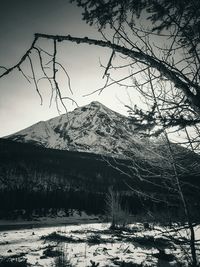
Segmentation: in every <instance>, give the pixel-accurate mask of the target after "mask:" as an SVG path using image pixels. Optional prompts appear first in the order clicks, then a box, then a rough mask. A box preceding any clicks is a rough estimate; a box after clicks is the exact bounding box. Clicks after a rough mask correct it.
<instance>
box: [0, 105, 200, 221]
mask: <svg viewBox="0 0 200 267" xmlns="http://www.w3.org/2000/svg"><path fill="white" fill-rule="evenodd" d="M142 136H143V135H142V134H141V132H140V131H139V130H138V129H137V126H136V125H134V124H133V122H132V121H131V120H130V119H129V118H127V117H125V116H123V115H121V114H119V113H117V112H114V111H112V110H110V109H109V108H107V107H105V106H104V105H102V104H100V103H99V102H92V103H90V104H89V105H87V106H83V107H80V108H76V109H75V110H74V111H72V112H68V113H67V114H64V115H61V116H58V117H56V118H53V119H50V120H48V121H42V122H39V123H36V124H34V125H32V126H30V127H28V128H26V129H24V130H22V131H19V132H17V133H15V134H12V135H10V136H7V137H5V138H3V139H0V199H1V200H2V201H1V203H0V217H1V216H2V217H4V216H5V212H6V214H7V211H10V213H11V214H12V212H13V210H16V209H25V210H26V211H27V212H29V211H30V210H31V209H35V208H38V209H43V208H45V209H48V208H66V209H71V208H73V209H79V210H85V211H87V212H92V213H95V212H97V213H98V212H103V211H104V210H105V199H106V196H107V192H108V188H110V187H112V188H113V189H114V190H115V191H117V192H119V193H120V199H121V203H122V204H123V207H125V208H127V207H128V209H130V210H131V211H132V212H133V213H137V212H140V210H142V205H143V204H141V203H144V202H147V205H148V206H149V207H151V208H152V209H153V208H155V203H153V202H154V197H155V199H157V198H158V199H159V198H160V199H163V198H164V199H165V200H166V199H167V200H168V202H166V203H169V201H170V202H172V204H173V205H172V207H174V203H176V202H177V196H176V199H174V196H175V195H176V194H175V195H173V197H172V195H171V191H170V190H171V187H170V186H168V183H172V184H173V183H174V182H175V181H174V169H173V168H174V165H173V164H171V155H170V153H169V149H168V145H167V144H166V142H165V141H163V140H162V139H160V140H159V139H154V140H152V139H151V138H147V137H146V138H144V137H142ZM170 146H171V151H173V158H174V160H175V162H176V169H177V174H178V175H179V178H180V179H181V184H182V186H183V190H184V192H185V193H187V196H188V199H189V202H190V203H198V205H197V206H198V207H199V206H200V199H199V194H198V193H197V191H198V190H199V186H200V180H199V173H200V159H199V156H198V155H196V154H195V153H193V152H191V151H190V150H188V149H186V148H183V147H181V146H179V145H177V144H173V143H171V144H170ZM195 190H196V191H195ZM139 192H145V194H142V196H141V195H140V194H139ZM147 195H150V196H151V198H152V197H153V200H151V198H150V199H149V198H146V196H147ZM141 199H142V202H141ZM156 207H157V206H156ZM157 208H158V209H161V210H162V209H165V208H166V206H164V204H162V205H160V203H158V207H157ZM1 212H2V213H1ZM1 214H2V215H1Z"/></svg>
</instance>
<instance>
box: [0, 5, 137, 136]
mask: <svg viewBox="0 0 200 267" xmlns="http://www.w3.org/2000/svg"><path fill="white" fill-rule="evenodd" d="M0 6H1V9H0V25H1V27H0V40H1V42H0V66H4V67H7V68H8V67H10V66H12V65H13V64H16V63H17V62H18V61H19V59H20V58H21V57H22V56H23V54H24V53H25V51H26V50H27V49H28V48H29V47H30V45H31V43H32V41H33V37H34V33H36V32H41V33H48V34H62V35H67V34H70V35H72V36H78V37H84V36H88V37H91V38H97V39H100V38H101V36H100V33H98V31H97V29H96V28H95V26H93V27H91V26H89V25H87V24H86V23H85V22H84V21H83V20H82V16H81V13H82V10H81V9H80V8H78V7H77V6H76V5H75V4H71V3H69V1H68V0H56V1H55V0H34V1H27V0H17V1H15V0H0ZM40 47H42V48H43V49H47V50H48V51H49V52H51V51H52V50H51V49H52V47H51V44H50V43H49V42H47V41H46V42H42V43H40ZM110 55H111V51H110V50H109V49H105V48H97V47H92V46H88V45H83V44H80V45H77V44H71V43H70V42H66V43H62V44H60V46H59V54H58V57H59V62H61V63H62V64H63V66H64V67H65V68H66V70H67V72H68V74H69V76H70V80H71V86H72V90H73V95H71V93H70V91H69V88H68V86H67V77H66V75H65V74H64V73H63V72H62V71H60V74H59V75H58V78H59V84H60V86H61V87H62V92H63V94H64V95H65V96H68V97H72V98H73V99H74V100H75V101H76V102H77V103H78V105H79V106H82V105H86V104H89V103H90V102H91V101H99V102H101V103H103V104H105V105H106V106H108V107H109V108H111V109H113V110H115V111H118V112H120V113H123V114H126V112H127V109H126V108H125V107H124V104H128V105H130V103H129V102H130V101H129V99H130V94H131V93H132V92H129V93H127V91H126V90H125V89H124V88H122V87H119V86H112V87H110V88H107V89H106V90H104V92H103V93H102V94H101V95H98V94H92V95H91V96H87V97H83V95H85V94H88V93H90V92H93V91H94V90H96V89H98V88H100V87H102V86H103V85H104V83H105V79H103V78H102V76H103V73H104V69H103V68H101V67H100V61H101V62H102V63H103V64H104V65H106V63H107V62H108V60H109V57H110ZM31 56H33V63H34V64H36V63H35V62H36V61H35V57H36V56H35V55H34V54H33V55H31ZM37 68H38V65H37V64H36V65H35V69H36V73H37ZM22 69H23V71H24V72H25V73H26V75H27V76H29V75H30V69H29V67H28V65H27V64H26V63H25V64H23V65H22ZM0 71H1V72H2V71H3V69H1V70H0ZM37 74H38V75H39V73H37ZM37 78H39V77H37ZM29 80H31V79H29ZM38 85H39V89H40V92H41V94H42V97H43V104H42V105H41V104H40V99H39V96H38V94H37V93H36V90H35V87H34V83H33V81H32V82H31V83H29V82H28V81H27V80H26V79H25V78H24V77H23V76H22V75H21V74H20V72H19V71H13V72H12V73H10V74H9V75H7V76H5V77H3V78H2V79H0V137H2V136H6V135H9V134H12V133H14V132H17V131H19V130H21V129H24V128H26V127H28V126H30V125H32V124H34V123H36V122H38V121H42V120H47V119H50V118H52V117H55V116H58V115H59V113H58V110H57V109H56V105H55V102H53V103H52V105H51V107H49V103H50V97H51V88H50V86H49V84H48V83H47V82H46V81H45V80H41V81H40V82H39V83H38ZM135 101H136V102H137V101H138V100H137V99H136V97H135ZM65 104H66V107H67V110H69V111H70V110H73V109H74V108H75V107H76V106H75V105H72V102H71V101H66V103H65ZM62 112H64V110H62Z"/></svg>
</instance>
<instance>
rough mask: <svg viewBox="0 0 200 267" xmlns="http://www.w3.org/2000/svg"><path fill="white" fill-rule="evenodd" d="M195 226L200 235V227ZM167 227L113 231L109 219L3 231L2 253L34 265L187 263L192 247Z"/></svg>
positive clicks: (0, 237) (199, 236)
mask: <svg viewBox="0 0 200 267" xmlns="http://www.w3.org/2000/svg"><path fill="white" fill-rule="evenodd" d="M195 230H196V235H197V236H196V237H197V239H200V230H199V227H197V228H196V229H195ZM163 231H164V232H165V234H163ZM168 231H169V229H167V228H166V229H165V228H163V227H158V226H157V227H155V228H154V229H145V228H144V226H143V225H142V224H134V225H130V226H129V230H128V231H125V230H124V231H123V230H118V231H111V230H109V224H107V223H89V224H79V225H63V226H51V227H50V226H49V227H40V228H38V227H35V228H32V229H20V230H9V231H1V232H0V257H1V258H4V257H10V258H11V257H14V258H20V257H21V258H22V257H23V258H26V259H27V263H30V264H31V266H42V267H47V266H48V267H49V266H52V267H64V266H74V267H75V266H76V267H87V266H97V265H95V263H99V265H98V266H100V267H105V266H110V267H111V266H137V265H120V264H121V263H122V262H123V261H124V262H133V263H136V264H141V263H143V264H144V265H143V266H162V267H164V266H166V267H167V266H177V261H179V262H185V263H186V262H187V259H186V258H187V253H188V252H189V247H187V246H184V248H182V249H181V247H180V245H179V244H175V243H173V242H172V240H171V239H170V238H168V236H169V233H168ZM170 235H171V233H170ZM177 235H182V238H187V234H186V233H185V231H178V232H177ZM173 237H176V236H175V234H173ZM163 249H164V250H165V253H166V255H168V258H167V260H166V259H164V260H163V259H162V258H160V257H159V259H158V256H157V255H158V254H159V250H163ZM170 255H172V256H170ZM19 256H20V257H19ZM174 256H175V257H174ZM170 257H171V258H170ZM92 262H93V263H92ZM94 262H95V263H94ZM186 266H187V264H186Z"/></svg>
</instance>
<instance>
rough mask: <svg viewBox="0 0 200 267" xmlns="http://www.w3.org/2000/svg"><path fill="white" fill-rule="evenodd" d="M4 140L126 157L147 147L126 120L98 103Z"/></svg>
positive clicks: (34, 126) (38, 124)
mask: <svg viewBox="0 0 200 267" xmlns="http://www.w3.org/2000/svg"><path fill="white" fill-rule="evenodd" d="M5 138H8V139H10V140H14V141H18V142H25V143H30V142H31V143H35V144H38V145H41V146H44V147H47V148H54V149H61V150H70V151H83V152H92V153H98V154H112V155H113V154H115V155H124V156H126V155H129V154H130V151H134V150H135V149H137V147H141V146H142V147H143V146H145V144H144V142H145V141H144V140H142V139H140V138H139V136H138V133H137V131H135V130H134V125H133V123H132V122H131V121H130V120H129V119H128V118H127V117H125V116H123V115H121V114H119V113H117V112H114V111H112V110H110V109H109V108H107V107H106V106H104V105H102V104H101V103H99V102H96V101H95V102H91V103H90V104H89V105H87V106H83V107H79V108H76V109H75V110H74V111H72V112H68V113H66V114H63V115H61V116H58V117H55V118H53V119H50V120H48V121H41V122H38V123H36V124H34V125H32V126H30V127H28V128H26V129H24V130H22V131H19V132H17V133H15V134H12V135H10V136H7V137H5Z"/></svg>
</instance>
